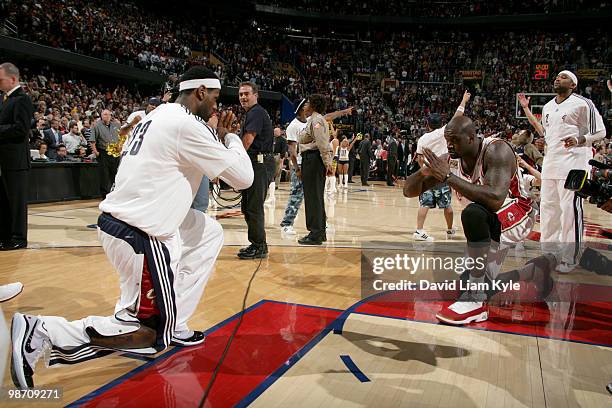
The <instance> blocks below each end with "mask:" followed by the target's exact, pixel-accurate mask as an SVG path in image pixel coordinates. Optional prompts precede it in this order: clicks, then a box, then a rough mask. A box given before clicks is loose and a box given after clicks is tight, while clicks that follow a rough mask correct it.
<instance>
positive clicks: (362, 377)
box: [340, 355, 371, 383]
mask: <svg viewBox="0 0 612 408" xmlns="http://www.w3.org/2000/svg"><path fill="white" fill-rule="evenodd" d="M340 359H341V360H342V362H343V363H344V365H345V366H346V368H348V369H349V370H350V371H351V373H353V375H354V376H355V377H357V379H358V380H359V381H361V382H362V383H363V382H370V381H371V380H370V379H369V378H368V376H367V375H365V374H364V373H363V371H361V370H360V369H359V367H357V364H355V362H354V361H353V359H352V358H351V356H346V355H344V356H340Z"/></svg>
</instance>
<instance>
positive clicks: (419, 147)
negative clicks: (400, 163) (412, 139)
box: [416, 136, 423, 154]
mask: <svg viewBox="0 0 612 408" xmlns="http://www.w3.org/2000/svg"><path fill="white" fill-rule="evenodd" d="M422 140H423V136H421V137H419V139H418V140H417V148H416V154H423V143H422V142H421V141H422Z"/></svg>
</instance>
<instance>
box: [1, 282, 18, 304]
mask: <svg viewBox="0 0 612 408" xmlns="http://www.w3.org/2000/svg"><path fill="white" fill-rule="evenodd" d="M22 290H23V285H22V284H21V282H14V283H9V284H8V285H0V302H6V301H7V300H11V299H12V298H14V297H15V296H17V295H18V294H20V293H21V291H22Z"/></svg>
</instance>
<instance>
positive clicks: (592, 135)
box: [580, 100, 606, 145]
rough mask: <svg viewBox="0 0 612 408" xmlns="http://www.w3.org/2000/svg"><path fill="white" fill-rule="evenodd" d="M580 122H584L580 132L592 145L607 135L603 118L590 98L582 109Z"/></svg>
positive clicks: (588, 143)
mask: <svg viewBox="0 0 612 408" xmlns="http://www.w3.org/2000/svg"><path fill="white" fill-rule="evenodd" d="M580 122H581V123H583V124H584V127H583V126H581V128H582V129H581V130H580V133H581V134H582V135H583V136H584V137H585V139H586V142H587V145H592V144H593V142H596V141H598V140H601V139H603V138H604V137H605V136H606V127H605V126H604V122H603V118H602V117H601V115H600V114H599V111H598V110H597V108H595V106H594V105H593V102H591V101H590V100H587V101H586V105H585V106H584V107H582V109H581V110H580Z"/></svg>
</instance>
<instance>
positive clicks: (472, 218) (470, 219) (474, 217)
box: [461, 203, 491, 242]
mask: <svg viewBox="0 0 612 408" xmlns="http://www.w3.org/2000/svg"><path fill="white" fill-rule="evenodd" d="M489 217H490V214H489V212H488V210H487V209H486V208H484V207H483V206H482V205H480V204H476V203H471V204H469V205H468V206H467V207H465V209H464V210H463V212H461V225H462V227H463V232H464V233H465V236H466V238H467V240H468V242H484V241H488V240H489V239H490V238H491V236H490V233H489Z"/></svg>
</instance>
